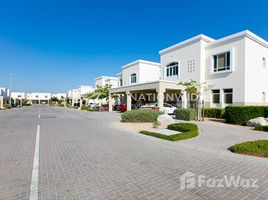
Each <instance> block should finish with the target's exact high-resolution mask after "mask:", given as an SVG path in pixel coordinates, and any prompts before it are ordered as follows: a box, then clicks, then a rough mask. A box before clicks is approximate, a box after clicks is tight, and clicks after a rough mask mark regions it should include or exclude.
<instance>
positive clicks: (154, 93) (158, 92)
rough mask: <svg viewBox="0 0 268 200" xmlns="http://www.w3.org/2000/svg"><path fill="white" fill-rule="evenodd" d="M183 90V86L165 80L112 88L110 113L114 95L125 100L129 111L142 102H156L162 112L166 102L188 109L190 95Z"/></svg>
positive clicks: (110, 92)
mask: <svg viewBox="0 0 268 200" xmlns="http://www.w3.org/2000/svg"><path fill="white" fill-rule="evenodd" d="M182 90H183V86H180V85H178V84H177V83H174V82H172V81H165V80H160V81H154V82H147V83H141V84H133V85H129V86H122V87H117V88H111V89H110V90H109V111H110V112H111V111H112V107H113V105H112V104H113V99H112V96H113V95H119V96H121V99H124V101H125V102H126V105H127V110H128V111H129V110H131V107H132V104H133V103H137V102H140V101H142V100H145V101H147V102H156V103H157V105H158V107H159V109H160V110H163V108H164V102H173V103H175V104H176V105H177V106H180V107H183V108H186V107H187V99H188V98H187V96H188V95H187V94H186V92H182Z"/></svg>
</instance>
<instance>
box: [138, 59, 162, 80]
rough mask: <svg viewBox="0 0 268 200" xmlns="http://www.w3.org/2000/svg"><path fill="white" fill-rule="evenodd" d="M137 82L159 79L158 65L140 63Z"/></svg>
mask: <svg viewBox="0 0 268 200" xmlns="http://www.w3.org/2000/svg"><path fill="white" fill-rule="evenodd" d="M139 75H140V76H139V83H146V82H150V81H157V80H160V79H161V68H160V65H150V64H146V63H140V74H139Z"/></svg>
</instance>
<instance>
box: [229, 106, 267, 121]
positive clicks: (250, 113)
mask: <svg viewBox="0 0 268 200" xmlns="http://www.w3.org/2000/svg"><path fill="white" fill-rule="evenodd" d="M267 115H268V106H228V107H226V108H225V111H224V118H225V119H226V122H227V123H232V124H246V123H247V121H248V120H250V119H254V118H257V117H267Z"/></svg>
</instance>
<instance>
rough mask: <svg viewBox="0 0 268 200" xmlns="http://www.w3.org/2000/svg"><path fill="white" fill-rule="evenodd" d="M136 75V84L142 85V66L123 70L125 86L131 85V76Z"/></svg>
mask: <svg viewBox="0 0 268 200" xmlns="http://www.w3.org/2000/svg"><path fill="white" fill-rule="evenodd" d="M133 73H136V75H137V82H136V83H135V84H139V83H140V66H139V64H138V63H136V64H134V65H132V66H130V67H126V68H123V69H122V79H123V86H127V85H131V83H130V75H131V74H133Z"/></svg>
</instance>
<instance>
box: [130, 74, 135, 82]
mask: <svg viewBox="0 0 268 200" xmlns="http://www.w3.org/2000/svg"><path fill="white" fill-rule="evenodd" d="M136 82H137V74H136V73H134V74H131V75H130V83H136Z"/></svg>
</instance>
